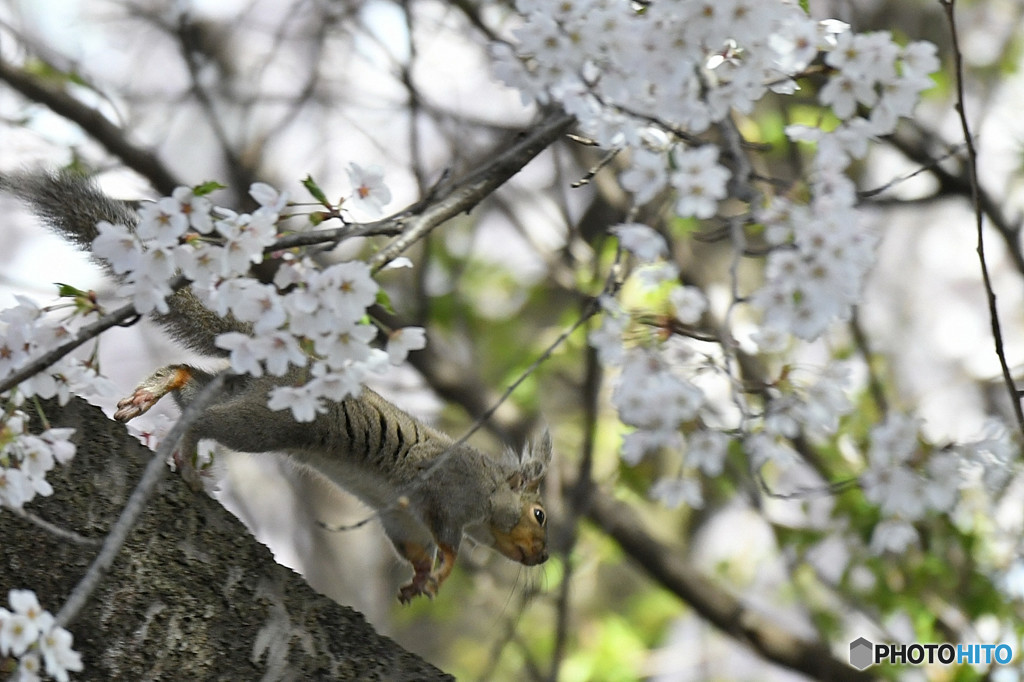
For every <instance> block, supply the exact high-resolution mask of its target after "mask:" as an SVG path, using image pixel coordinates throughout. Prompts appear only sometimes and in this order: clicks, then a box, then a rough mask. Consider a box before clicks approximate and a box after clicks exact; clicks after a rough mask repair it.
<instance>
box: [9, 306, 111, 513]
mask: <svg viewBox="0 0 1024 682" xmlns="http://www.w3.org/2000/svg"><path fill="white" fill-rule="evenodd" d="M17 301H18V304H17V305H16V306H14V307H13V308H8V309H6V310H3V311H0V380H3V379H6V378H7V377H9V376H10V375H11V374H13V373H14V372H16V371H18V370H20V369H21V368H23V367H25V366H26V365H27V364H28V363H30V362H32V361H33V360H34V359H36V358H38V357H40V356H42V355H44V354H45V353H47V352H49V351H51V350H53V349H54V348H56V347H58V346H60V345H61V344H62V343H64V342H65V341H67V340H68V339H69V338H71V337H73V336H74V335H75V334H76V333H77V331H78V329H79V327H80V325H81V323H82V317H81V316H70V317H66V318H64V319H58V317H57V316H56V315H54V314H49V313H52V311H48V310H46V309H44V308H40V307H39V306H37V305H36V304H35V303H33V302H32V301H30V300H29V299H27V298H24V297H18V299H17ZM112 392H113V387H112V385H111V383H110V382H109V381H108V380H107V379H106V378H104V377H102V376H100V375H99V374H98V373H97V371H96V367H95V365H94V364H92V363H90V362H86V361H83V360H81V359H79V358H76V357H74V356H71V355H66V356H64V357H63V358H62V359H60V360H58V361H57V362H55V363H53V364H52V365H50V366H49V367H47V368H46V369H44V370H42V371H40V372H37V373H36V374H34V375H32V376H31V377H29V378H28V379H26V380H24V381H22V382H21V383H20V384H18V386H17V387H16V388H15V389H13V390H11V391H7V392H5V393H4V394H2V395H0V405H2V406H3V413H2V415H0V506H8V507H13V508H16V509H20V508H21V507H22V506H23V505H24V504H25V503H26V502H29V501H31V500H32V499H33V498H34V497H35V496H36V495H44V496H45V495H50V494H51V493H52V492H53V489H52V488H51V487H50V484H49V483H47V481H46V474H47V472H49V471H50V470H52V469H53V467H54V466H55V465H56V464H64V463H66V462H67V461H68V460H70V459H71V458H72V457H74V455H75V444H74V443H72V442H71V440H70V439H71V436H72V434H73V433H74V429H48V430H46V431H44V432H43V433H40V434H38V435H33V434H31V433H29V430H28V422H29V419H28V416H27V414H26V413H25V412H24V411H23V410H22V409H19V408H20V406H23V405H24V403H25V401H27V400H31V399H34V398H42V399H49V398H54V399H56V400H57V401H58V403H59V404H61V405H65V404H67V402H68V400H69V399H70V397H71V395H72V394H73V393H74V394H78V395H93V396H96V395H99V396H103V395H111V394H112Z"/></svg>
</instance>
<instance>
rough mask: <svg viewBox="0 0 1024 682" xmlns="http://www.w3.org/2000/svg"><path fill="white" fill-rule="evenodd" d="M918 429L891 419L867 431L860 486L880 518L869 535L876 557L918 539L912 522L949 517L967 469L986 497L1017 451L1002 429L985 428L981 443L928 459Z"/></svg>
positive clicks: (901, 418) (902, 418)
mask: <svg viewBox="0 0 1024 682" xmlns="http://www.w3.org/2000/svg"><path fill="white" fill-rule="evenodd" d="M920 426H921V424H920V421H919V420H917V419H914V418H912V417H909V416H907V415H903V414H891V415H889V417H888V418H887V419H886V420H885V421H884V422H882V423H881V424H879V425H877V426H875V427H874V428H873V429H872V431H871V446H870V449H869V450H868V454H867V459H868V468H867V469H866V470H865V471H864V473H863V474H862V475H861V477H860V482H861V486H862V487H863V489H864V494H865V496H866V497H867V499H868V500H869V501H871V502H873V503H875V504H877V505H878V507H879V510H880V511H881V513H882V516H883V519H882V521H880V522H879V523H878V524H877V525H876V526H875V529H874V532H873V533H872V536H871V549H872V551H874V552H876V553H882V552H901V551H903V550H905V549H906V548H907V547H908V546H909V545H911V544H914V543H916V542H917V540H918V534H917V530H916V529H915V528H914V526H913V524H914V523H915V522H917V521H920V520H922V519H924V518H925V516H926V515H927V514H929V513H931V512H939V513H950V512H952V511H953V510H954V508H955V506H956V504H957V502H958V501H959V500H960V497H961V491H962V489H963V488H965V487H966V486H967V482H968V481H970V480H971V476H969V475H968V473H969V472H970V471H971V470H975V471H976V472H977V473H978V474H979V475H978V477H977V478H978V479H979V483H980V484H981V486H982V487H983V488H984V489H985V490H986V491H987V492H988V493H990V494H994V493H996V492H997V491H998V489H999V488H1000V487H1002V486H1003V485H1004V484H1005V483H1006V481H1007V480H1008V479H1009V477H1010V475H1011V473H1012V469H1011V462H1013V460H1014V458H1015V456H1016V448H1015V447H1014V445H1013V443H1012V442H1011V440H1010V438H1009V434H1008V433H1007V432H1006V430H1005V429H1004V428H1002V427H1001V426H997V425H995V424H992V425H990V426H989V427H988V431H989V432H990V433H989V434H988V435H987V436H986V437H985V438H983V439H981V440H978V441H975V442H971V443H966V444H962V445H958V446H955V447H949V448H945V449H941V450H933V451H930V452H927V454H926V450H927V449H926V448H923V447H922V444H923V440H922V439H921V436H920Z"/></svg>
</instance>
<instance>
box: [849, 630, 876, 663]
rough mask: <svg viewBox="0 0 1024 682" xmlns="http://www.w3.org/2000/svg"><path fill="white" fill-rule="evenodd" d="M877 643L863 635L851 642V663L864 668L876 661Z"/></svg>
mask: <svg viewBox="0 0 1024 682" xmlns="http://www.w3.org/2000/svg"><path fill="white" fill-rule="evenodd" d="M874 653H875V645H874V644H872V643H871V642H869V641H868V640H867V639H865V638H863V637H858V638H857V639H855V640H853V641H852V642H850V665H852V666H853V667H854V668H856V669H857V670H863V669H864V668H866V667H868V666H869V665H871V664H872V663H873V662H874V658H875V656H874Z"/></svg>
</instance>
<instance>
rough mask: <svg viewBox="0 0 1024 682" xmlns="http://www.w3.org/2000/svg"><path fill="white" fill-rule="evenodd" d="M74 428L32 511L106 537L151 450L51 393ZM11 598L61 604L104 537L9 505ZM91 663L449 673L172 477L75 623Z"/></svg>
mask: <svg viewBox="0 0 1024 682" xmlns="http://www.w3.org/2000/svg"><path fill="white" fill-rule="evenodd" d="M45 412H46V414H47V417H48V418H49V419H50V421H51V425H52V426H55V427H56V426H67V427H73V428H75V429H77V431H76V436H75V440H76V443H77V444H78V454H77V455H76V456H75V458H74V459H73V460H72V461H71V462H70V463H69V464H68V465H66V466H63V467H61V466H58V467H57V468H56V469H55V470H54V471H52V472H51V473H50V477H49V480H50V482H51V483H52V485H53V487H54V494H53V495H52V496H51V497H48V498H37V499H36V501H34V502H33V503H31V504H29V505H28V507H27V511H29V512H31V513H32V514H35V515H36V516H38V517H41V518H42V519H44V520H46V521H49V522H50V523H53V524H56V525H58V526H61V527H62V528H64V529H67V530H70V531H73V532H75V533H78V534H79V535H82V536H86V537H88V538H95V539H97V540H102V538H103V537H105V535H106V533H107V531H108V529H109V528H110V526H111V525H112V524H113V523H114V521H115V520H116V519H117V517H118V515H119V513H120V511H121V508H122V507H123V505H124V503H125V501H126V500H127V499H128V496H129V495H130V494H131V492H132V490H133V488H134V486H135V484H136V483H137V481H138V480H139V477H140V476H141V473H142V470H143V468H144V467H145V465H146V463H147V462H148V460H149V458H150V457H151V456H152V453H151V452H150V451H148V450H147V449H145V448H144V447H142V446H141V445H140V444H139V443H138V442H136V440H135V439H134V438H132V437H131V436H130V435H128V433H127V431H126V430H125V428H124V427H123V426H122V425H120V424H117V423H116V422H112V421H110V420H108V419H107V418H106V417H105V416H104V415H103V413H102V412H101V411H100V410H99V409H97V408H95V407H92V406H90V405H88V404H87V403H85V402H84V401H82V400H79V399H73V400H72V401H71V402H70V403H69V404H68V405H67V406H66V407H64V408H58V407H57V406H56V404H55V403H50V404H47V405H45ZM0 514H2V515H3V522H2V523H0V556H2V557H3V565H4V570H3V571H2V572H0V603H3V604H4V605H5V606H6V603H5V602H6V593H7V590H9V589H11V588H26V589H33V590H35V592H36V594H37V595H38V596H39V599H40V603H41V604H42V606H43V608H46V609H48V610H50V611H51V612H52V613H56V612H57V611H58V610H59V609H60V607H61V605H62V604H63V602H64V600H65V599H66V598H67V597H68V595H69V594H70V593H71V591H72V590H73V589H74V587H75V585H76V584H77V583H78V581H79V580H80V579H81V577H82V575H83V574H84V573H85V571H86V569H87V567H88V566H89V564H90V562H91V561H92V559H93V558H94V557H95V556H96V554H97V552H98V551H99V547H98V546H97V545H94V544H81V543H75V542H73V541H70V540H67V539H64V538H60V537H57V536H56V535H55V534H53V533H50V532H48V531H45V530H42V529H41V528H40V527H39V526H37V525H35V524H33V523H30V522H28V521H26V520H24V519H22V518H19V517H17V516H15V515H14V514H11V513H8V512H3V511H0ZM67 627H68V629H69V630H70V631H71V632H72V633H73V634H74V637H75V641H74V648H75V649H76V650H77V651H79V652H80V653H81V654H82V656H83V661H84V664H85V670H84V671H83V672H82V673H79V674H76V675H75V676H74V677H75V679H76V680H260V679H262V680H279V679H285V680H287V679H296V680H366V679H373V680H440V679H451V677H450V676H448V675H445V674H444V673H442V672H441V671H439V670H437V669H436V668H434V667H433V666H431V665H429V664H428V663H426V662H424V661H423V660H421V659H420V658H418V657H416V656H415V655H413V654H411V653H409V652H407V651H405V650H404V649H402V648H401V647H399V646H398V645H397V644H395V643H394V642H393V641H391V640H390V639H388V638H386V637H383V636H381V635H378V634H377V633H376V632H375V631H374V630H373V628H372V627H371V626H370V625H369V624H368V623H367V622H366V621H365V620H364V618H363V617H362V616H361V615H360V614H359V613H357V612H355V611H353V610H351V609H349V608H347V607H344V606H340V605H338V604H336V603H334V602H332V601H331V600H329V599H328V598H326V597H324V596H322V595H320V594H317V593H316V592H314V591H313V590H312V589H311V588H310V587H309V586H308V585H307V584H306V583H305V581H304V580H303V579H302V577H301V576H299V575H298V574H297V573H294V572H293V571H291V570H289V569H288V568H285V567H283V566H280V565H278V564H277V563H275V562H274V559H273V557H272V556H271V553H270V551H269V550H267V548H266V547H264V546H263V545H261V544H260V543H259V542H257V541H256V540H255V539H254V538H253V537H252V535H250V533H249V531H248V530H247V529H246V528H245V526H244V525H243V524H242V523H240V522H239V521H238V520H237V519H236V518H234V517H233V516H232V515H231V514H230V513H229V512H227V511H226V510H225V509H224V508H223V507H221V506H220V505H219V504H218V503H217V502H216V501H215V500H213V499H211V498H209V497H208V496H206V495H203V494H195V493H193V492H192V491H191V490H190V489H189V488H188V487H187V486H186V485H185V484H184V482H183V481H182V480H180V479H179V478H177V477H175V476H168V477H165V478H164V479H163V480H162V481H161V483H160V484H159V486H158V488H157V493H156V494H155V495H154V496H153V498H152V499H151V500H150V502H149V504H148V505H147V507H146V509H145V511H144V512H143V514H142V516H141V517H140V519H139V521H138V523H137V525H136V526H135V528H134V529H133V530H132V532H131V533H130V535H129V536H128V539H127V542H126V543H125V545H124V547H123V549H122V551H121V553H120V554H119V556H118V558H117V560H116V561H115V562H114V565H113V566H112V568H111V570H110V572H109V573H108V574H107V575H106V576H105V578H104V579H103V580H102V582H101V583H100V585H99V587H98V589H97V590H96V592H95V593H94V594H93V595H92V597H91V599H90V600H89V602H88V603H87V605H86V606H85V608H84V609H83V610H82V611H81V612H80V613H79V614H78V615H77V617H76V618H75V619H74V620H73V621H72V622H71V623H70V624H69V625H68V626H67Z"/></svg>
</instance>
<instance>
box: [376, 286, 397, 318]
mask: <svg viewBox="0 0 1024 682" xmlns="http://www.w3.org/2000/svg"><path fill="white" fill-rule="evenodd" d="M377 305H379V306H380V307H381V308H383V309H384V310H386V311H388V312H389V313H391V314H392V315H394V314H396V313H395V308H394V306H392V305H391V297H390V296H388V292H386V291H384V290H383V289H377Z"/></svg>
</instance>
